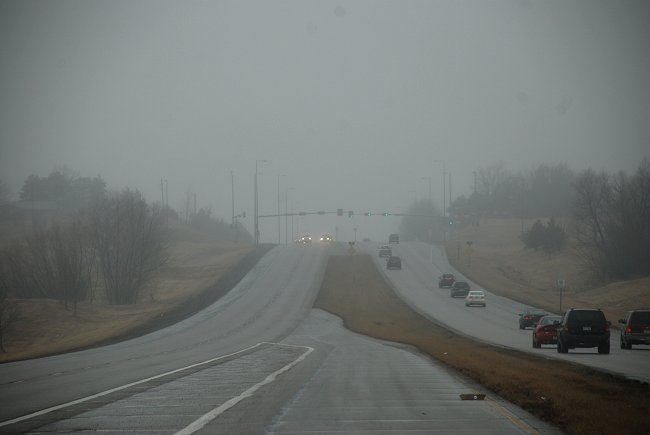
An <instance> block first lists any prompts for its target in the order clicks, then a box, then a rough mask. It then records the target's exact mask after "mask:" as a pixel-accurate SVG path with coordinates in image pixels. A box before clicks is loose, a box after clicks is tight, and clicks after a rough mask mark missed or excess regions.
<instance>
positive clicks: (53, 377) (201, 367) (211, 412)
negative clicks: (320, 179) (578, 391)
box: [0, 244, 556, 434]
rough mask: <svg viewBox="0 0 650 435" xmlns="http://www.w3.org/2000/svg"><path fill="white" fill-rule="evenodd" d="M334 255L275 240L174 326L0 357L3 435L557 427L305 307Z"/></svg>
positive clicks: (545, 430)
mask: <svg viewBox="0 0 650 435" xmlns="http://www.w3.org/2000/svg"><path fill="white" fill-rule="evenodd" d="M335 249H337V248H336V247H335V245H333V246H328V245H321V244H314V245H313V246H288V247H277V248H274V249H273V250H271V251H270V252H269V253H268V254H267V255H266V256H265V257H264V258H263V259H262V260H261V261H260V263H259V264H258V265H257V266H256V267H255V268H254V269H253V270H252V271H251V272H250V273H249V274H248V275H247V276H246V277H245V278H244V279H243V280H242V281H241V282H240V283H239V284H238V285H237V286H236V287H235V288H234V289H233V290H232V291H231V292H229V293H228V294H227V295H226V296H225V297H224V298H222V299H221V300H220V301H218V302H216V303H215V304H213V305H211V306H209V307H206V309H205V310H203V311H202V312H200V313H198V314H197V315H196V316H193V317H192V318H189V319H187V320H185V321H183V322H181V323H179V324H177V325H173V326H171V327H169V328H165V329H163V330H160V331H157V332H155V333H152V334H148V335H146V336H142V337H139V338H137V339H133V340H129V341H125V342H122V343H118V344H114V345H110V346H105V347H101V348H97V349H90V350H85V351H80V352H75V353H70V354H64V355H58V356H52V357H47V358H40V359H36V360H30V361H24V362H16V363H8V364H2V365H0V433H26V432H30V433H52V432H57V433H70V432H75V433H91V432H93V433H94V432H96V431H103V432H108V433H132V432H135V431H144V432H147V433H178V434H190V433H265V432H266V433H305V432H319V433H328V432H329V433H333V432H336V433H346V432H348V433H349V432H357V433H358V432H363V431H366V432H368V433H377V432H382V431H387V432H391V431H392V432H404V431H407V430H408V431H410V433H431V432H432V431H434V430H438V431H443V432H446V431H452V430H458V431H461V432H479V431H480V432H481V433H495V434H496V433H555V432H556V431H554V429H552V428H549V427H547V426H546V425H544V424H543V423H541V422H539V421H537V420H536V419H534V418H532V417H530V416H529V415H528V414H527V413H525V412H524V411H522V410H520V409H518V408H516V407H514V406H512V405H510V404H508V403H507V402H504V401H503V400H500V399H499V398H495V397H488V399H487V400H485V401H461V400H460V399H459V394H461V393H476V392H480V391H481V387H480V386H478V385H473V384H471V383H468V382H467V381H466V380H464V379H462V378H460V377H459V376H458V375H456V374H454V373H453V372H449V371H447V370H446V369H443V368H442V367H440V366H438V365H437V364H436V363H435V362H433V361H431V360H430V359H428V358H427V357H425V356H423V355H420V354H418V353H417V352H415V351H414V350H413V349H410V348H400V347H397V346H396V345H394V344H390V343H382V342H379V341H376V340H372V339H370V338H368V337H363V336H360V335H357V334H353V333H351V332H349V331H347V330H345V329H344V328H343V327H342V326H341V322H340V320H339V319H338V318H336V317H334V316H332V315H329V314H327V313H324V312H322V311H320V310H312V309H311V306H312V303H313V300H314V298H315V297H316V295H317V292H318V289H319V287H320V283H321V280H322V276H323V273H324V270H325V266H326V260H327V254H328V252H329V251H330V250H335ZM338 249H340V247H339V248H338Z"/></svg>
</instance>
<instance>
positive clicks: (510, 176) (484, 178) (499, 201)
mask: <svg viewBox="0 0 650 435" xmlns="http://www.w3.org/2000/svg"><path fill="white" fill-rule="evenodd" d="M475 175H476V186H475V191H474V192H473V193H472V194H471V195H470V196H464V195H461V196H460V197H458V198H456V200H454V201H453V202H452V203H451V205H450V206H449V213H450V214H452V215H455V216H476V217H491V216H494V217H517V218H532V217H542V216H543V217H550V216H557V217H560V216H569V215H570V214H571V204H572V202H573V200H574V189H573V187H572V186H573V183H574V182H575V180H576V173H575V172H574V171H573V170H571V169H570V168H569V167H568V166H567V165H566V164H565V163H556V164H541V165H538V166H537V167H535V168H533V169H532V170H530V171H525V172H516V173H515V172H512V171H510V170H508V169H507V168H506V167H505V166H504V165H503V164H502V163H496V164H493V165H489V166H485V167H481V168H479V169H477V171H476V174H475Z"/></svg>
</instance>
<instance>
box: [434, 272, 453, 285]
mask: <svg viewBox="0 0 650 435" xmlns="http://www.w3.org/2000/svg"><path fill="white" fill-rule="evenodd" d="M455 281H456V277H455V276H454V274H453V273H443V274H442V276H439V277H438V288H443V287H451V286H452V285H453V284H454V282H455Z"/></svg>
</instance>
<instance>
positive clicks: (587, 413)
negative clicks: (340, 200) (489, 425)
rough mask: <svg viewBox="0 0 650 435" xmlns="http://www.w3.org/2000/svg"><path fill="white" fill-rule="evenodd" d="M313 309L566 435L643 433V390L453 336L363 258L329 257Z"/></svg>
mask: <svg viewBox="0 0 650 435" xmlns="http://www.w3.org/2000/svg"><path fill="white" fill-rule="evenodd" d="M315 306H316V307H318V308H321V309H324V310H326V311H328V312H331V313H333V314H335V315H337V316H339V317H341V318H342V319H343V321H344V323H345V326H346V327H347V328H349V329H351V330H352V331H356V332H359V333H362V334H366V335H369V336H372V337H376V338H380V339H384V340H390V341H395V342H400V343H406V344H409V345H413V346H415V347H417V348H418V349H420V350H421V351H422V352H425V353H427V354H429V355H431V356H432V357H433V358H436V359H438V360H440V361H442V362H444V363H445V364H447V365H449V366H451V367H453V368H455V369H457V370H459V371H460V372H462V373H464V374H465V375H467V376H469V377H470V378H472V379H474V380H476V381H478V382H480V383H481V384H483V385H484V386H486V387H487V388H489V389H490V390H492V391H494V392H495V393H496V394H498V395H499V396H501V397H504V398H506V399H507V400H509V401H511V402H513V403H515V404H517V405H518V406H520V407H522V408H524V409H526V410H528V411H530V412H531V413H533V414H535V415H537V416H538V417H539V418H541V419H543V420H545V421H547V422H549V423H551V424H554V425H556V426H558V427H560V428H562V429H563V430H565V431H567V432H568V433H572V434H598V433H603V434H608V433H628V434H643V433H647V432H648V430H647V429H648V427H650V414H649V413H648V411H647V410H648V409H650V387H649V386H648V384H642V383H639V382H636V381H629V380H626V379H624V378H622V377H617V376H613V375H609V374H605V373H602V372H598V371H596V370H592V369H589V368H586V367H583V366H578V365H573V364H570V363H566V362H562V361H556V360H546V359H542V358H539V357H536V356H534V355H528V354H526V353H523V352H517V351H514V350H507V349H501V348H495V347H491V346H488V345H485V344H482V343H478V342H474V341H472V340H469V339H467V338H464V337H461V336H458V335H455V334H454V333H452V332H450V331H448V330H446V329H444V328H442V327H440V326H437V325H436V324H434V323H432V322H430V321H428V320H427V319H425V318H423V317H421V316H420V315H419V314H417V313H416V312H414V311H413V310H411V309H410V308H409V307H408V306H407V305H406V304H405V303H403V302H402V301H401V299H399V298H398V297H397V296H396V295H395V294H394V292H393V291H392V289H391V288H390V287H389V286H388V285H387V284H386V282H385V281H384V280H383V278H382V277H381V275H380V274H379V272H378V271H377V269H376V268H375V265H374V263H373V261H372V259H371V258H370V257H368V256H352V257H350V256H332V257H330V259H329V262H328V266H327V271H326V274H325V278H324V280H323V284H322V287H321V291H320V293H319V295H318V298H317V300H316V302H315Z"/></svg>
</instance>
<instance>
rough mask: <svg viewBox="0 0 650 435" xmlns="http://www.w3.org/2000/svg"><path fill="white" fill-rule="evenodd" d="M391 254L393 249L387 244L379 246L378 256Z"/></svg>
mask: <svg viewBox="0 0 650 435" xmlns="http://www.w3.org/2000/svg"><path fill="white" fill-rule="evenodd" d="M391 255H393V249H392V248H391V247H390V246H388V245H383V246H380V247H379V256H380V257H390V256H391Z"/></svg>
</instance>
